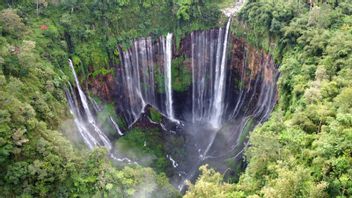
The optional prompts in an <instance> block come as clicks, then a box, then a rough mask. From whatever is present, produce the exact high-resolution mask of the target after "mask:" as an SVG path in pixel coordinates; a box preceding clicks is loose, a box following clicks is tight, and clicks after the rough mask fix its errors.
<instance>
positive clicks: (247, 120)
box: [67, 18, 279, 191]
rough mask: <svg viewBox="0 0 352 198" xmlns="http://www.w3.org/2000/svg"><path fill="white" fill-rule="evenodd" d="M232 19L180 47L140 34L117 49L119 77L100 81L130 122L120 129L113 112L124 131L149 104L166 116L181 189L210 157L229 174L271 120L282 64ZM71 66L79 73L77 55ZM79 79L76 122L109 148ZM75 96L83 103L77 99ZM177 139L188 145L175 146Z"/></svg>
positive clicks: (169, 38) (169, 36)
mask: <svg viewBox="0 0 352 198" xmlns="http://www.w3.org/2000/svg"><path fill="white" fill-rule="evenodd" d="M230 23H231V18H230V19H229V20H228V22H227V23H226V25H225V27H224V28H217V29H210V30H205V31H195V32H192V33H190V34H188V35H186V36H185V37H184V38H182V39H181V41H180V44H179V45H177V44H176V43H175V39H172V38H173V37H172V34H170V33H169V34H167V36H161V37H159V38H157V39H153V38H151V37H147V38H140V39H136V40H134V41H132V43H131V47H130V48H128V49H126V50H123V49H122V48H120V47H118V51H119V57H120V59H121V60H120V64H116V66H115V67H116V74H115V75H114V76H115V77H114V78H115V79H114V80H113V81H108V82H102V83H103V84H105V83H107V84H109V83H110V84H109V85H105V87H109V88H110V89H111V90H109V91H107V93H109V94H111V95H110V96H108V97H107V98H112V101H113V103H114V104H115V106H116V112H117V114H118V115H119V116H121V117H122V118H123V120H124V121H125V123H126V126H127V128H124V129H123V132H121V129H120V127H119V126H118V125H117V123H116V122H115V121H114V120H113V119H112V118H111V116H110V119H111V122H110V124H112V125H113V127H114V128H116V131H117V133H118V135H123V134H126V133H129V132H128V131H129V130H130V128H133V127H134V124H135V123H136V122H140V121H139V120H140V118H141V116H142V115H143V114H145V113H147V114H148V113H149V112H146V109H147V108H146V106H147V105H148V106H150V107H151V108H155V109H156V110H157V111H158V112H159V113H160V114H161V115H162V117H163V119H162V120H160V123H158V124H160V127H162V128H163V132H162V133H165V134H163V136H164V137H165V138H164V141H165V142H164V143H163V144H164V145H169V146H167V147H168V149H166V153H167V155H166V156H165V158H167V159H168V160H170V163H171V164H172V166H173V168H174V170H173V171H171V173H169V176H170V177H171V180H172V183H173V184H174V185H175V186H177V187H178V188H179V190H181V191H183V190H184V182H185V180H193V179H194V178H195V176H196V175H197V174H198V172H197V170H198V167H199V166H200V165H202V164H205V163H208V164H210V165H212V167H216V168H217V170H219V171H222V172H224V171H226V170H227V169H228V168H229V167H228V165H226V161H229V160H230V161H231V160H233V161H236V160H237V161H240V159H241V157H240V156H241V152H242V151H243V149H244V147H245V146H246V145H247V136H248V133H249V131H251V130H252V129H253V128H254V127H255V126H256V125H258V124H260V123H262V122H263V121H265V120H266V119H267V118H268V116H269V114H270V112H271V111H272V109H273V108H274V105H275V103H276V100H277V99H276V94H277V89H276V82H277V79H278V76H279V73H278V69H277V65H276V64H275V63H274V61H273V59H272V58H271V56H270V55H268V54H266V53H264V52H263V51H261V50H257V49H255V48H253V47H251V46H250V45H248V44H247V43H246V42H245V41H244V40H242V39H240V38H237V37H236V36H233V35H232V34H231V33H230V30H229V29H230ZM70 66H71V68H72V72H73V75H74V76H75V71H74V68H73V67H72V62H71V61H70ZM180 81H181V82H180ZM76 82H77V84H76V87H77V89H78V93H79V95H76V96H75V94H70V92H71V93H72V92H74V91H72V88H70V92H67V97H68V101H69V104H70V108H71V111H72V112H76V113H73V115H74V117H75V120H81V121H82V116H81V115H79V114H80V113H79V112H80V111H81V112H83V114H84V116H83V117H85V118H84V122H83V123H85V124H80V122H79V121H76V125H77V127H78V129H79V131H80V133H81V135H82V137H83V138H84V140H85V142H86V143H87V144H88V146H89V147H92V145H94V146H104V147H106V148H107V149H108V150H111V148H112V146H111V143H107V142H109V140H106V139H107V138H106V136H105V135H103V133H102V132H101V130H100V129H99V128H98V127H97V126H96V125H95V124H94V123H95V122H94V121H92V119H93V118H91V114H92V113H90V111H89V107H88V106H87V103H88V102H87V99H86V97H85V96H84V94H83V93H82V90H81V88H80V85H79V83H78V81H76ZM179 84H182V85H181V86H180V85H179ZM93 89H94V87H93ZM224 90H226V92H225V91H224ZM97 91H98V93H97V94H98V95H99V94H100V95H104V93H99V90H97ZM105 91H106V90H105ZM72 95H74V96H72ZM82 96H83V97H82ZM73 97H74V98H80V99H78V100H80V101H81V102H79V104H78V103H77V102H76V103H74V102H73V99H72V98H73ZM90 108H91V109H92V106H91V107H90ZM79 109H83V110H84V111H83V110H79ZM93 120H94V119H93ZM142 122H143V121H142ZM144 122H145V121H144ZM147 122H148V121H147ZM87 124H88V125H92V126H93V127H89V126H87ZM82 126H83V127H82ZM88 128H91V129H93V131H91V130H89V129H88ZM92 133H94V134H92ZM96 137H98V139H96ZM174 139H180V140H181V141H182V144H181V145H180V144H178V145H173V144H175V143H174ZM144 144H147V143H146V142H145V143H144ZM145 146H146V145H145ZM181 151H182V152H181ZM111 152H112V153H111V155H115V154H113V151H111ZM117 152H119V151H117ZM182 153H183V154H182ZM185 153H186V154H185ZM122 158H124V159H128V156H122ZM122 158H121V159H122ZM121 159H120V160H119V161H122V160H121ZM136 161H137V162H136V163H138V159H137V160H136ZM128 162H131V160H129V159H128ZM230 170H231V169H230Z"/></svg>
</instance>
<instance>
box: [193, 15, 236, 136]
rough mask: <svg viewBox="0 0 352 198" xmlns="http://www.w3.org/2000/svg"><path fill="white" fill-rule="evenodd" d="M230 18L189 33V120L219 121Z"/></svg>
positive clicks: (216, 122)
mask: <svg viewBox="0 0 352 198" xmlns="http://www.w3.org/2000/svg"><path fill="white" fill-rule="evenodd" d="M230 23H231V19H229V21H228V22H227V25H226V29H225V32H224V30H223V28H220V29H218V30H210V31H207V32H200V33H199V32H193V33H191V42H192V50H191V64H192V121H193V123H195V122H205V123H208V122H209V123H210V124H211V126H212V127H213V128H215V129H218V128H219V127H220V126H221V124H222V116H223V111H224V106H223V103H224V97H225V94H224V90H225V86H226V85H225V83H226V74H227V72H226V71H227V68H226V53H227V40H228V34H229V29H230Z"/></svg>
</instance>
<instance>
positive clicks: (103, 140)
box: [69, 60, 112, 150]
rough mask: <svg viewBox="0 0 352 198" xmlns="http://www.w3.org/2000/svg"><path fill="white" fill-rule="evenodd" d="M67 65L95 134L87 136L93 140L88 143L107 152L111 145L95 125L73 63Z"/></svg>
mask: <svg viewBox="0 0 352 198" xmlns="http://www.w3.org/2000/svg"><path fill="white" fill-rule="evenodd" d="M69 65H70V68H71V70H72V74H73V76H74V78H75V82H76V87H77V89H78V94H79V98H80V99H81V100H80V101H81V103H82V106H83V109H84V112H85V115H86V116H87V120H88V123H89V124H90V126H91V127H93V129H94V132H95V134H94V135H90V136H87V137H89V138H93V139H91V140H90V141H91V142H93V143H94V146H96V145H97V144H96V143H97V142H101V143H102V146H104V147H106V148H107V149H108V150H110V149H111V148H112V146H111V143H110V141H109V139H108V138H107V137H106V135H105V134H104V133H103V132H102V131H101V130H100V128H99V127H98V126H97V125H96V122H95V119H94V117H93V114H92V112H91V111H90V109H89V105H88V100H87V97H86V95H85V94H84V92H83V91H82V89H81V86H80V84H79V81H78V78H77V74H76V71H75V68H74V67H73V63H72V61H71V60H69ZM82 126H83V125H82ZM88 134H89V133H88ZM94 137H96V138H97V139H95V138H94ZM89 145H91V144H89Z"/></svg>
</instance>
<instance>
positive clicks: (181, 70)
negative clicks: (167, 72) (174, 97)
mask: <svg viewBox="0 0 352 198" xmlns="http://www.w3.org/2000/svg"><path fill="white" fill-rule="evenodd" d="M187 64H189V60H188V61H187V59H186V58H185V57H184V56H181V57H177V58H174V59H173V60H172V68H171V70H172V78H171V79H172V88H173V90H175V91H179V92H182V91H186V90H187V89H188V88H189V86H190V85H191V83H192V73H191V72H192V71H190V67H188V66H187Z"/></svg>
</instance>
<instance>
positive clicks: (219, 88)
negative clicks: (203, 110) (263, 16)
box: [210, 18, 231, 128]
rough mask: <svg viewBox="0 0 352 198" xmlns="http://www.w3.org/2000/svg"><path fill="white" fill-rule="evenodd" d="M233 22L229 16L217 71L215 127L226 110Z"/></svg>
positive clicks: (214, 108) (214, 104) (212, 119)
mask: <svg viewBox="0 0 352 198" xmlns="http://www.w3.org/2000/svg"><path fill="white" fill-rule="evenodd" d="M230 24H231V18H229V20H228V22H227V25H226V31H225V38H224V44H223V50H222V56H221V64H220V68H217V70H216V73H215V87H214V89H215V93H214V97H213V98H214V103H213V106H212V107H213V113H212V117H211V119H210V121H211V123H212V125H213V127H214V128H219V127H220V125H221V122H222V114H223V111H224V97H225V94H224V90H225V82H226V81H225V76H226V68H225V67H226V53H227V41H228V35H229V29H230Z"/></svg>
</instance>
